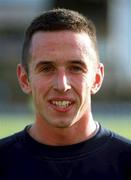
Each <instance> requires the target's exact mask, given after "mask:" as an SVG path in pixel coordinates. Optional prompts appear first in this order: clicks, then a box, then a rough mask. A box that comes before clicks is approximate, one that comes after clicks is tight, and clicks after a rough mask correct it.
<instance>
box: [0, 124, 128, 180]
mask: <svg viewBox="0 0 131 180" xmlns="http://www.w3.org/2000/svg"><path fill="white" fill-rule="evenodd" d="M9 179H11V180H26V179H27V180H30V179H31V180H60V179H62V180H67V179H68V180H131V141H130V140H127V139H125V138H123V137H120V136H119V135H117V134H115V133H113V132H110V131H108V130H106V129H104V128H101V127H100V129H99V131H98V133H97V134H96V135H95V136H94V137H93V138H91V139H89V140H87V141H84V142H81V143H79V144H74V145H68V146H48V145H43V144H40V143H38V142H36V141H35V140H34V139H32V138H31V137H30V136H29V134H28V133H27V128H25V129H24V130H23V131H21V132H18V133H16V134H14V135H12V136H10V137H7V138H4V139H2V140H0V180H9Z"/></svg>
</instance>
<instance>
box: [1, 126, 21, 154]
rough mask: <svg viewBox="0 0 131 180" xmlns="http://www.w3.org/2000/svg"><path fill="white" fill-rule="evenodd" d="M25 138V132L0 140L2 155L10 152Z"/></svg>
mask: <svg viewBox="0 0 131 180" xmlns="http://www.w3.org/2000/svg"><path fill="white" fill-rule="evenodd" d="M23 137H24V130H23V131H20V132H17V133H15V134H13V135H10V136H8V137H5V138H2V139H0V153H2V152H6V151H10V149H12V148H14V147H15V146H16V144H18V143H19V142H20V141H21V140H22V138H23Z"/></svg>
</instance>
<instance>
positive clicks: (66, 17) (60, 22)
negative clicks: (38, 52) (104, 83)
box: [22, 8, 97, 72]
mask: <svg viewBox="0 0 131 180" xmlns="http://www.w3.org/2000/svg"><path fill="white" fill-rule="evenodd" d="M62 30H69V31H73V32H78V33H79V32H86V33H87V34H88V35H89V37H90V39H91V40H92V42H93V44H94V47H95V49H96V51H97V47H96V46H97V42H96V41H97V38H96V29H95V26H94V24H93V22H92V21H91V20H90V19H88V18H86V17H85V16H83V15H82V14H80V13H78V12H76V11H73V10H69V9H63V8H62V9H60V8H59V9H53V10H49V11H45V12H43V13H42V14H40V15H39V16H38V17H36V18H35V19H34V20H33V21H32V22H31V24H30V25H29V26H28V28H27V30H26V32H25V39H24V44H23V49H22V65H23V66H24V68H25V70H26V71H27V72H28V63H29V62H28V61H29V57H30V55H29V48H30V43H31V39H32V36H33V34H34V33H36V32H38V31H62Z"/></svg>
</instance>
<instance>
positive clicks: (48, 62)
mask: <svg viewBox="0 0 131 180" xmlns="http://www.w3.org/2000/svg"><path fill="white" fill-rule="evenodd" d="M50 64H54V63H53V62H52V61H40V62H39V63H38V64H36V67H35V70H36V69H38V68H39V67H40V66H45V65H50Z"/></svg>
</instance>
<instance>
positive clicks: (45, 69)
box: [39, 65, 55, 73]
mask: <svg viewBox="0 0 131 180" xmlns="http://www.w3.org/2000/svg"><path fill="white" fill-rule="evenodd" d="M39 70H40V72H44V73H49V72H53V71H54V70H55V67H54V66H52V65H44V66H42V67H41V68H40V69H39Z"/></svg>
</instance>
